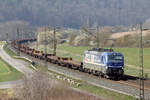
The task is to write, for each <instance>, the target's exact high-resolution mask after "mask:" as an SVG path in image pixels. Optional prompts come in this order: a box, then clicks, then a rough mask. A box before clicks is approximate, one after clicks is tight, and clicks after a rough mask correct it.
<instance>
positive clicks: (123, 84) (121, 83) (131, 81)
mask: <svg viewBox="0 0 150 100" xmlns="http://www.w3.org/2000/svg"><path fill="white" fill-rule="evenodd" d="M22 54H23V55H24V56H27V57H29V58H30V59H32V60H34V61H35V62H37V63H38V64H44V63H45V61H44V60H41V59H38V58H34V57H32V56H28V55H27V54H25V53H22ZM39 62H40V63H39ZM48 65H49V69H51V68H52V67H51V66H55V68H58V67H59V69H61V68H62V69H63V70H64V71H65V72H68V70H69V71H71V72H72V73H74V74H75V73H76V75H77V76H78V75H83V76H86V77H90V79H88V80H92V79H94V80H93V82H90V83H92V84H95V83H94V81H95V82H96V83H97V84H96V85H98V86H99V85H100V84H101V86H103V85H104V86H105V85H106V84H108V83H111V84H109V85H108V86H107V85H106V87H109V89H110V90H111V89H112V90H113V91H115V90H116V91H122V92H120V93H124V94H126V93H127V94H128V95H130V94H131V95H132V96H135V97H138V93H139V79H138V77H133V76H129V75H125V78H124V79H122V80H115V81H114V80H108V79H105V78H100V77H97V76H95V75H91V74H88V73H83V72H80V71H78V70H73V68H72V69H68V68H67V67H68V66H64V67H60V66H58V65H59V64H58V65H51V64H48ZM55 68H54V69H55ZM54 69H53V70H54ZM56 70H58V69H55V71H56ZM66 70H67V71H66ZM63 74H65V73H63ZM69 76H73V75H69ZM83 76H82V77H83ZM80 77H81V76H80ZM82 77H81V79H82V80H84V79H83V78H82ZM76 78H77V77H76ZM88 80H86V81H88ZM98 80H99V81H100V83H99V82H98ZM102 82H105V83H106V84H104V83H102ZM117 86H118V87H119V88H120V89H119V88H117ZM128 90H129V91H128ZM145 95H146V98H147V100H148V99H150V80H145Z"/></svg>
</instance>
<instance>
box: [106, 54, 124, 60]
mask: <svg viewBox="0 0 150 100" xmlns="http://www.w3.org/2000/svg"><path fill="white" fill-rule="evenodd" d="M108 60H109V61H122V60H123V57H122V56H120V55H108Z"/></svg>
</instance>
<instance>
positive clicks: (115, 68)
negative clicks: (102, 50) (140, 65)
mask: <svg viewBox="0 0 150 100" xmlns="http://www.w3.org/2000/svg"><path fill="white" fill-rule="evenodd" d="M106 74H107V75H109V76H123V75H124V56H123V55H122V54H121V53H114V52H112V53H109V54H108V56H107V71H106Z"/></svg>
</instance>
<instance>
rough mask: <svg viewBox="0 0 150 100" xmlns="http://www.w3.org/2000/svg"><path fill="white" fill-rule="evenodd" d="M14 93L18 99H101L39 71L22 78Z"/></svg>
mask: <svg viewBox="0 0 150 100" xmlns="http://www.w3.org/2000/svg"><path fill="white" fill-rule="evenodd" d="M15 94H16V97H17V98H18V100H102V99H99V98H97V97H95V96H91V95H88V94H85V93H81V92H78V91H75V90H72V89H70V88H68V87H67V86H65V85H64V84H60V83H58V81H55V80H53V79H51V78H49V76H48V75H46V74H43V73H39V72H36V73H34V74H33V75H32V76H31V77H29V78H24V79H23V85H22V86H21V87H20V88H18V87H17V88H16V89H15ZM6 100H7V99H6Z"/></svg>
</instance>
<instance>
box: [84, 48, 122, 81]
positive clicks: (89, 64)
mask: <svg viewBox="0 0 150 100" xmlns="http://www.w3.org/2000/svg"><path fill="white" fill-rule="evenodd" d="M83 69H84V70H85V71H86V72H88V73H93V74H98V75H101V76H105V77H107V78H110V77H123V75H124V56H123V54H121V53H118V52H114V51H113V49H103V48H98V49H92V50H87V51H85V52H84V56H83Z"/></svg>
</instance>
